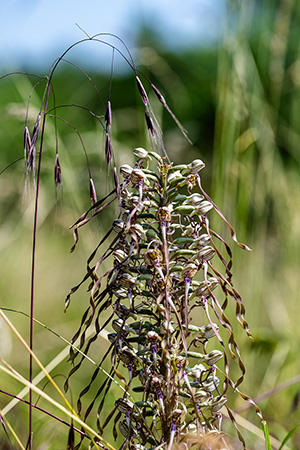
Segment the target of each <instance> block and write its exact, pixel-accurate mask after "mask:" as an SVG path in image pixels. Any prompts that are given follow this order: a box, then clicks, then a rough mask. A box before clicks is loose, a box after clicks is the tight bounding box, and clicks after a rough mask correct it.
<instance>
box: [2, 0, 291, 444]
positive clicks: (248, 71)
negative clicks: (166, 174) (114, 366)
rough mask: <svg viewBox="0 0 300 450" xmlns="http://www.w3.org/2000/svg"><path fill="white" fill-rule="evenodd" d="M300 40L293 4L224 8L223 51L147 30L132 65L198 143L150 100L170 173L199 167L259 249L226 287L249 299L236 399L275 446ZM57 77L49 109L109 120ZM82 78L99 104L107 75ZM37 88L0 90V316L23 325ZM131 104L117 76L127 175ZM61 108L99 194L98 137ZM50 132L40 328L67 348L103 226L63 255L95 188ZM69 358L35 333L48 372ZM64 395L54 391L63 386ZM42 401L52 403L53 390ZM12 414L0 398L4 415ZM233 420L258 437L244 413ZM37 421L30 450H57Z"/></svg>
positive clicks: (128, 87)
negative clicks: (249, 403) (28, 175)
mask: <svg viewBox="0 0 300 450" xmlns="http://www.w3.org/2000/svg"><path fill="white" fill-rule="evenodd" d="M299 30H300V7H299V3H298V2H297V1H296V0H278V1H274V0H266V1H264V2H259V1H251V2H238V1H232V2H229V4H228V9H227V17H226V30H225V32H224V37H223V39H222V41H221V42H220V43H219V45H218V48H210V49H207V48H201V47H199V49H191V50H190V51H188V52H184V53H176V54H174V53H168V52H166V51H165V49H164V48H163V46H162V44H161V43H158V42H157V39H156V36H155V35H153V34H151V32H150V31H149V30H147V32H146V31H143V32H141V39H140V54H139V55H138V60H137V61H136V63H137V65H138V66H139V68H140V69H141V70H142V72H143V73H145V74H146V75H147V76H148V77H149V78H150V79H151V81H153V82H154V84H155V85H156V86H158V87H159V89H160V90H161V92H163V93H164V95H165V97H166V99H167V102H168V104H169V105H170V107H171V108H172V110H173V111H174V112H175V114H176V115H177V116H178V117H179V119H180V121H181V122H182V123H183V125H184V126H185V128H186V129H187V130H188V133H189V136H190V138H191V140H192V141H193V145H192V146H190V144H189V143H188V142H187V141H186V140H185V139H184V137H183V136H182V135H181V134H180V132H179V131H178V129H177V128H176V126H175V125H174V123H173V122H172V120H171V118H170V117H168V116H167V114H166V113H165V112H164V111H163V110H162V109H161V107H160V105H159V104H157V102H155V99H153V104H154V109H155V112H156V114H157V116H158V118H160V119H161V121H162V126H163V131H164V138H165V145H166V148H167V151H168V153H169V155H170V158H171V160H174V162H175V163H181V162H183V163H188V162H190V161H192V160H193V159H195V158H197V157H198V158H201V159H203V160H204V161H205V162H206V165H207V167H206V170H205V172H203V175H202V177H204V178H203V185H204V186H205V189H206V190H207V191H208V193H209V194H210V195H211V197H212V198H213V199H214V201H215V202H216V203H217V204H218V205H219V206H220V207H221V208H222V210H223V212H224V213H225V215H226V217H227V218H228V219H229V220H230V221H231V222H232V224H233V225H234V226H235V228H236V230H237V232H238V238H239V240H240V241H242V242H246V243H247V244H248V245H249V246H250V247H251V248H252V250H253V252H252V253H251V254H249V253H246V252H243V251H241V250H240V249H239V248H238V247H234V267H233V273H234V279H233V281H234V283H235V286H236V287H237V290H238V291H239V292H240V293H241V294H242V297H243V298H244V301H245V305H246V309H247V321H248V323H249V324H250V328H251V331H252V334H253V337H254V340H253V342H251V341H249V340H248V339H247V338H246V337H245V336H244V334H243V332H242V331H241V332H240V331H239V329H238V328H237V329H236V332H237V333H238V334H239V333H240V336H238V337H237V340H239V341H240V343H241V351H242V356H243V360H244V363H245V366H246V369H247V373H246V379H245V382H244V384H243V386H242V390H243V392H245V393H247V394H249V395H251V396H252V397H257V398H258V404H259V406H260V407H261V409H262V411H263V414H264V416H265V418H266V419H267V421H268V424H269V428H270V433H271V434H272V435H273V436H275V437H276V438H277V439H279V440H282V439H283V438H284V436H285V435H286V433H287V432H288V430H290V429H291V428H292V427H293V426H296V425H297V424H299V423H300V413H299V399H300V391H299V382H300V375H299V373H300V371H299V342H300V329H299V324H298V322H299V317H300V306H299V305H300V302H299V292H300V281H299V280H300V279H299V276H298V272H299V267H300V167H299V166H300V156H299V155H300V152H299V148H300V134H299V113H300V77H299V73H300V48H299V42H300V40H299ZM61 67H62V69H61V70H60V71H59V72H57V73H56V75H55V77H54V80H53V82H54V87H55V95H56V98H57V104H60V105H74V104H75V105H83V106H85V107H86V108H88V109H90V110H93V111H99V115H103V110H102V108H101V104H100V102H99V97H98V96H97V95H96V91H95V89H94V88H93V86H92V85H91V83H90V82H89V81H88V80H87V79H86V77H84V76H83V74H82V72H80V71H79V70H77V69H76V68H74V67H72V66H70V65H69V64H67V63H64V64H63V65H62V66H61ZM89 75H90V76H91V77H92V79H93V81H94V83H95V84H96V86H97V87H99V89H100V90H101V93H103V95H104V98H107V93H108V89H109V84H110V75H109V74H108V75H107V74H99V73H95V74H91V73H89ZM36 81H37V79H36V78H35V77H33V76H26V77H25V76H23V75H14V76H11V77H8V78H5V79H2V80H1V83H0V98H1V105H0V108H1V128H0V136H1V152H0V167H1V170H3V169H5V168H6V167H7V166H8V165H10V164H11V163H12V162H14V161H17V160H18V161H17V162H15V164H13V165H12V166H10V167H9V168H8V169H7V170H5V171H4V172H3V173H2V174H1V177H0V199H1V210H0V215H1V216H0V220H1V222H0V224H1V228H0V248H1V277H0V292H1V307H6V308H11V309H13V310H20V311H24V312H25V313H28V311H29V286H30V261H31V246H32V210H33V197H34V192H33V189H32V185H31V183H30V182H28V181H27V182H26V181H25V174H24V161H23V159H22V153H23V130H24V118H25V113H26V106H27V101H28V96H29V93H30V92H31V89H32V86H33V85H34V84H35V83H36ZM42 90H43V87H42V85H41V86H38V87H37V89H36V91H34V92H33V95H32V98H31V107H30V117H29V122H30V125H31V128H32V127H33V125H34V121H35V119H36V115H37V112H38V110H39V108H40V101H41V99H40V96H41V94H42ZM105 95H106V97H105ZM137 98H138V96H137V92H136V87H135V84H134V80H133V77H132V75H131V74H128V73H126V72H125V73H123V74H122V75H118V74H117V73H115V74H114V76H113V81H112V86H111V103H112V108H113V122H114V127H113V130H114V133H113V136H112V143H113V148H114V153H115V156H116V160H117V166H119V165H120V164H121V163H124V162H126V163H127V162H129V159H130V158H131V150H132V149H133V148H134V147H137V146H141V147H145V148H147V146H148V143H147V134H146V130H145V129H144V125H143V109H142V105H141V104H139V103H138V102H137ZM63 109H64V111H63V112H62V113H61V114H60V112H58V115H61V116H63V117H64V118H65V119H66V120H68V121H69V122H70V123H72V125H73V126H75V127H76V128H77V129H78V130H79V131H80V133H81V136H82V139H83V140H84V143H85V146H86V147H87V148H88V153H89V159H90V164H91V167H92V170H93V177H94V181H95V184H96V186H97V189H98V190H99V191H100V192H101V190H102V192H103V194H105V193H106V192H107V191H108V189H109V180H108V179H107V177H106V175H105V158H104V150H103V144H104V140H103V133H102V130H101V128H100V127H99V125H98V123H97V121H96V120H95V118H94V117H92V116H91V114H89V112H88V111H84V110H82V109H78V108H76V107H74V106H73V107H65V108H63ZM57 126H58V139H59V148H60V160H61V166H62V174H63V197H61V193H60V192H57V197H58V201H56V196H55V189H54V183H53V170H54V159H55V145H56V143H55V134H54V132H53V131H54V122H53V121H52V122H51V120H49V121H48V125H47V127H48V131H47V133H46V142H45V144H46V147H45V149H44V150H45V151H44V160H43V170H42V185H41V202H40V210H39V223H38V224H39V230H38V242H37V244H38V246H37V267H36V270H37V274H36V280H37V282H36V305H35V317H36V318H37V319H38V320H40V321H41V322H43V323H45V324H46V325H47V326H48V327H49V328H51V329H52V330H54V331H55V332H56V333H58V334H59V335H62V336H64V337H65V338H66V339H70V338H71V337H72V335H73V333H74V329H76V327H77V322H78V319H77V317H78V316H79V317H80V314H81V313H82V311H83V309H84V308H85V302H86V301H87V299H86V298H82V296H81V295H80V294H78V295H75V296H74V300H73V303H72V305H71V307H70V308H69V310H68V313H67V315H66V314H64V312H63V310H64V299H65V296H66V294H67V293H68V291H69V289H70V287H71V286H73V285H74V283H76V282H77V280H78V279H80V278H81V276H82V275H83V273H84V265H83V262H84V261H85V259H86V257H87V256H88V255H89V252H90V249H91V248H93V243H94V242H95V241H97V240H98V234H99V230H100V231H101V229H102V226H103V224H102V223H99V224H98V227H96V226H94V227H93V226H91V227H90V229H89V232H87V231H86V232H85V233H82V235H81V243H80V245H79V246H78V248H77V249H76V253H75V254H70V253H69V249H70V248H71V246H72V244H73V238H72V234H71V232H70V231H69V230H68V226H69V225H71V224H72V223H73V222H74V221H75V220H76V219H77V218H78V216H79V215H80V214H81V212H82V211H84V210H85V209H86V208H87V207H88V206H89V193H88V189H89V184H88V183H89V175H88V172H87V168H86V164H85V157H84V154H83V151H82V147H81V145H80V142H79V139H78V136H77V134H76V133H75V132H74V129H73V128H71V127H69V126H68V125H67V124H66V123H64V122H62V121H58V123H57ZM108 219H109V218H108ZM214 226H215V228H216V227H218V226H220V225H219V224H215V225H214ZM220 231H221V230H220ZM222 232H223V233H225V234H226V233H227V231H225V230H223V231H222ZM9 317H10V318H11V320H12V321H13V323H14V324H15V325H16V326H17V327H18V328H19V330H22V334H23V336H24V337H26V336H27V335H28V319H27V317H25V316H24V315H21V314H17V313H13V312H11V313H9ZM0 327H1V328H0V331H1V341H0V353H1V356H2V357H3V358H5V359H7V360H8V361H9V362H10V363H11V364H12V365H13V367H14V368H15V369H16V370H18V371H20V372H21V373H23V374H24V375H25V374H26V373H27V372H26V371H27V366H28V355H27V354H26V353H25V352H24V350H23V348H22V346H21V345H20V344H19V343H18V342H16V339H15V337H14V336H13V334H12V333H11V332H10V331H9V330H8V328H7V327H6V326H5V325H4V324H3V323H2V322H0ZM64 345H65V344H64V343H63V342H62V341H61V340H60V339H58V338H57V337H56V336H54V335H53V334H51V333H50V332H49V331H47V330H46V329H45V328H44V327H41V326H38V325H36V326H35V350H36V352H37V354H38V355H39V357H40V359H41V360H42V362H43V363H44V364H45V365H46V364H47V363H48V362H49V361H51V359H52V358H53V357H54V356H55V355H56V354H57V353H59V352H60V351H61V350H62V348H63V347H64ZM99 352H100V349H99ZM95 356H97V355H95ZM68 368H69V366H68V363H67V362H66V359H64V362H63V363H62V364H60V365H59V366H58V367H57V368H56V369H55V373H57V374H58V375H57V376H60V377H61V376H62V375H60V374H66V373H67V372H68ZM82 376H83V375H82ZM57 380H59V378H58V379H57ZM74 380H75V379H74ZM74 380H73V382H72V386H71V387H72V393H73V396H74V399H75V398H76V393H77V392H78V391H79V390H80V388H81V386H82V380H77V381H74ZM86 381H87V380H84V382H86ZM58 382H59V383H60V384H61V385H62V384H63V382H64V379H63V378H61V380H60V381H58ZM77 383H78V384H77ZM282 383H285V385H282ZM5 385H6V386H7V385H10V386H11V387H10V391H12V392H15V393H17V392H18V391H19V389H21V388H20V386H19V385H18V384H17V383H15V384H14V382H12V381H11V380H10V379H9V378H7V379H6V377H5V375H4V374H1V386H5ZM46 390H47V392H50V393H51V388H49V387H47V388H46ZM53 395H54V394H53ZM112 395H113V393H112ZM235 401H237V402H236V403H234V402H235ZM7 402H8V399H7V398H6V397H4V396H1V397H0V408H1V409H3V408H4V406H5V405H6V404H7ZM229 402H230V405H231V407H232V408H233V409H235V410H237V411H241V410H242V409H243V408H245V405H244V404H243V403H241V401H240V400H239V399H238V398H237V399H235V398H232V399H230V400H229ZM40 403H41V404H42V401H40ZM26 414H27V408H26V407H25V405H23V406H22V405H21V406H18V407H17V408H16V407H15V408H14V409H13V410H12V411H11V412H10V413H9V414H8V419H9V421H10V422H11V423H14V425H15V428H16V429H18V430H19V433H20V434H21V435H23V436H26V432H27V431H26V426H27V422H26V421H25V419H24V417H26ZM241 415H242V417H243V418H244V419H246V420H248V421H249V422H251V423H254V424H256V425H257V419H256V417H255V412H254V411H253V410H252V409H251V408H250V409H247V410H246V411H244V412H243V413H241ZM26 420H27V419H26ZM35 420H36V423H35V425H34V428H35V430H36V431H35V435H36V444H35V445H36V448H39V449H44V448H64V446H65V434H66V432H65V430H64V428H63V426H62V427H61V430H60V428H59V427H58V426H57V424H56V423H55V422H54V421H53V422H52V421H51V420H49V419H48V418H44V417H43V416H41V417H40V416H38V418H36V419H35ZM45 423H46V425H45ZM241 429H242V432H243V434H245V436H246V440H247V442H250V444H249V445H250V446H252V447H250V446H249V448H256V449H258V448H263V447H261V445H262V444H260V442H261V441H259V440H258V438H257V437H256V436H255V435H254V434H253V433H252V432H251V430H250V425H249V423H247V424H246V428H244V427H243V426H242V427H241ZM37 431H38V432H37ZM54 431H55V436H56V437H55V439H57V442H56V443H55V442H53V434H54V433H53V432H54ZM58 443H59V444H58ZM3 445H4V444H3ZM288 445H289V448H292V449H296V448H299V447H300V438H299V434H298V435H297V433H295V435H294V436H293V442H292V441H290V442H289V443H288ZM3 448H4V447H3ZM286 448H287V447H286Z"/></svg>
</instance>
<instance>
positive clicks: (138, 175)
mask: <svg viewBox="0 0 300 450" xmlns="http://www.w3.org/2000/svg"><path fill="white" fill-rule="evenodd" d="M130 180H131V182H132V183H133V184H138V183H139V182H140V181H142V180H144V181H145V180H146V175H145V174H144V172H143V171H142V170H141V169H133V170H132V171H131V173H130Z"/></svg>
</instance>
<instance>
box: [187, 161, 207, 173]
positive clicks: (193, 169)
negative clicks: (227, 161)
mask: <svg viewBox="0 0 300 450" xmlns="http://www.w3.org/2000/svg"><path fill="white" fill-rule="evenodd" d="M203 167H205V164H204V162H203V161H201V159H195V160H194V161H192V162H191V163H190V164H188V170H189V172H190V173H198V172H199V171H200V170H201V169H203Z"/></svg>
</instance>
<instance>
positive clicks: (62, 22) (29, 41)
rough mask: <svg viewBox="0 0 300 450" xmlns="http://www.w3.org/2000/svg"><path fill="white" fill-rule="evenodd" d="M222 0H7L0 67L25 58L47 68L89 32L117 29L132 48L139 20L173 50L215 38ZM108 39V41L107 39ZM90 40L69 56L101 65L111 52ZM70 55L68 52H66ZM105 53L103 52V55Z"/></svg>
mask: <svg viewBox="0 0 300 450" xmlns="http://www.w3.org/2000/svg"><path fill="white" fill-rule="evenodd" d="M225 4H226V0H181V1H177V0H151V1H149V0H148V1H147V0H106V1H104V0H6V1H1V5H0V23H1V32H0V70H1V72H3V71H5V72H6V71H7V70H8V69H9V70H11V69H13V70H16V69H18V68H20V67H21V66H22V65H24V64H26V66H27V68H28V65H30V66H32V68H33V69H35V70H38V69H41V70H47V69H48V68H49V66H50V65H51V63H52V61H53V60H54V59H55V58H56V57H58V56H59V55H60V54H61V53H62V52H63V51H64V50H65V49H66V48H67V47H68V46H69V45H71V44H72V43H73V42H75V41H77V40H80V39H83V38H84V37H85V36H84V34H83V32H82V31H81V30H80V29H79V28H78V27H77V26H76V25H75V24H76V23H78V24H79V25H80V27H82V28H83V29H84V30H85V31H86V32H87V33H88V34H89V35H93V34H96V33H99V32H110V33H115V34H117V35H118V36H120V37H121V38H122V39H124V40H125V42H126V44H127V45H128V46H129V48H130V49H131V50H132V51H133V53H134V49H135V47H136V46H138V43H137V41H136V36H137V32H138V30H139V28H140V26H141V25H142V26H146V27H147V28H148V27H152V28H153V29H154V30H155V31H156V32H157V34H158V36H159V37H160V39H162V41H163V42H164V44H165V45H166V46H167V47H168V48H171V49H173V50H176V49H183V48H186V47H191V46H193V45H203V44H205V43H206V42H213V41H215V40H216V39H217V37H218V35H219V33H220V29H221V27H222V16H223V15H224V9H225ZM111 42H112V41H111ZM101 51H104V54H103V55H104V58H103V55H102V54H101V56H102V57H101V58H99V57H100V54H99V46H98V45H94V43H93V44H92V43H90V42H89V43H88V45H87V44H84V45H82V46H81V47H79V48H78V49H76V50H74V51H72V54H70V55H71V57H72V59H73V60H74V59H75V60H76V61H78V62H83V63H87V64H88V65H90V66H94V67H96V68H97V67H98V68H99V61H100V60H101V61H102V62H103V61H106V64H107V65H108V64H109V61H110V55H111V52H107V51H106V53H105V50H101ZM70 55H69V56H70ZM106 56H107V58H106Z"/></svg>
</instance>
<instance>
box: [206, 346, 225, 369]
mask: <svg viewBox="0 0 300 450" xmlns="http://www.w3.org/2000/svg"><path fill="white" fill-rule="evenodd" d="M221 358H223V352H221V351H220V350H212V351H211V352H209V353H208V355H205V362H206V364H208V365H209V366H212V365H213V364H216V362H217V361H219V359H221Z"/></svg>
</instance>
